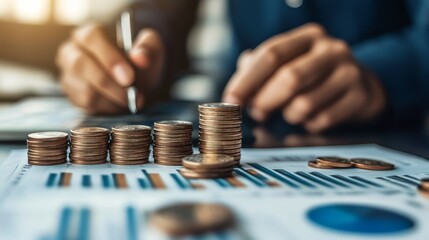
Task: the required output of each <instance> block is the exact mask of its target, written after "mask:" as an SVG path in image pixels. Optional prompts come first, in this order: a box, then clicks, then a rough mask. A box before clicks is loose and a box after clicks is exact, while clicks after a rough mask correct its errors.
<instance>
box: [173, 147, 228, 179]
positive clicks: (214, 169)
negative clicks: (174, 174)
mask: <svg viewBox="0 0 429 240" xmlns="http://www.w3.org/2000/svg"><path fill="white" fill-rule="evenodd" d="M182 164H183V168H182V169H180V170H179V172H180V174H182V175H183V176H184V177H186V178H226V177H231V176H232V172H233V170H234V166H235V165H236V161H235V160H234V158H233V157H231V156H229V155H224V154H209V153H207V154H194V155H190V156H187V157H184V158H183V159H182Z"/></svg>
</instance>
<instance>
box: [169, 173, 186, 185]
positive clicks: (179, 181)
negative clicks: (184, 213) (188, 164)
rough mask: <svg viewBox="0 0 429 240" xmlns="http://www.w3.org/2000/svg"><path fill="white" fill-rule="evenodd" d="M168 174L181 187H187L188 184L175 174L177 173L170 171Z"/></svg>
mask: <svg viewBox="0 0 429 240" xmlns="http://www.w3.org/2000/svg"><path fill="white" fill-rule="evenodd" d="M170 176H171V177H172V178H173V180H174V181H175V182H176V183H177V185H178V186H179V187H180V188H181V189H187V188H188V186H187V185H186V184H185V183H184V182H183V181H182V180H181V179H180V178H179V176H177V174H175V173H170Z"/></svg>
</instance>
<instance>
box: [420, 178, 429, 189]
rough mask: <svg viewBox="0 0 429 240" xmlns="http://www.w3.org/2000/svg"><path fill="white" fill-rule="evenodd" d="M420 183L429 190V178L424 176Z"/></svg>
mask: <svg viewBox="0 0 429 240" xmlns="http://www.w3.org/2000/svg"><path fill="white" fill-rule="evenodd" d="M420 185H422V186H423V187H424V188H425V189H427V190H429V178H422V179H421V180H420Z"/></svg>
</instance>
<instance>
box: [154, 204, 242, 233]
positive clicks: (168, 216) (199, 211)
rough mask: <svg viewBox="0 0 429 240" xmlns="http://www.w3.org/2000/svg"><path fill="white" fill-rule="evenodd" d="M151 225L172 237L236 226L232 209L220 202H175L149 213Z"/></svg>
mask: <svg viewBox="0 0 429 240" xmlns="http://www.w3.org/2000/svg"><path fill="white" fill-rule="evenodd" d="M149 222H150V225H152V226H153V227H155V228H156V229H157V230H159V231H161V232H163V233H165V234H167V235H170V236H172V237H183V236H187V235H197V234H200V235H202V234H208V233H210V232H214V231H217V232H219V231H222V230H226V229H228V228H231V227H234V224H235V216H234V213H233V212H232V211H231V209H230V208H229V207H227V206H225V205H222V204H218V203H193V202H189V203H186V202H185V203H175V204H172V205H167V206H163V207H161V208H159V209H157V210H155V211H154V212H152V213H151V214H150V215H149Z"/></svg>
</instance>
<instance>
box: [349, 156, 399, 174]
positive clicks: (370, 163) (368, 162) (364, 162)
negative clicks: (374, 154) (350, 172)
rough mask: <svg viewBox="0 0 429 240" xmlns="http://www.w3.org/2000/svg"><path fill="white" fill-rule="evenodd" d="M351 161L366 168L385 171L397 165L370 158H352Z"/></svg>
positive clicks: (356, 165)
mask: <svg viewBox="0 0 429 240" xmlns="http://www.w3.org/2000/svg"><path fill="white" fill-rule="evenodd" d="M350 162H351V163H352V164H353V165H354V166H355V167H357V168H361V169H366V170H376V171H383V170H392V169H395V165H393V164H391V163H388V162H384V161H380V160H375V159H369V158H352V159H351V160H350Z"/></svg>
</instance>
